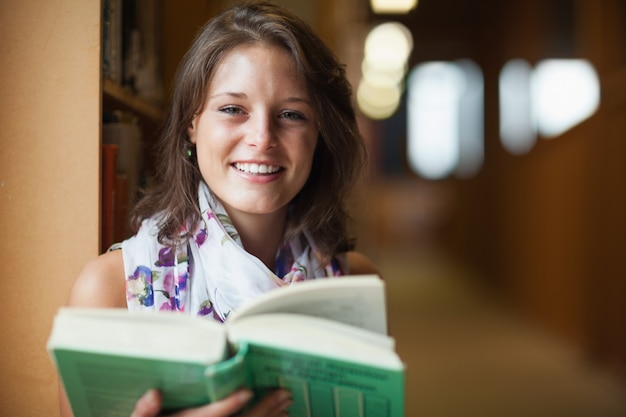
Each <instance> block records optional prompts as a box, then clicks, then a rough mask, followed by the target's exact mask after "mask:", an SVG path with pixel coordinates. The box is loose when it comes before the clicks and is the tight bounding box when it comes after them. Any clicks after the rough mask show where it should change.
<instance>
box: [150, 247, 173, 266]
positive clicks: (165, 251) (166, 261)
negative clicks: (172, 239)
mask: <svg viewBox="0 0 626 417" xmlns="http://www.w3.org/2000/svg"><path fill="white" fill-rule="evenodd" d="M175 258H176V257H175V253H174V249H173V248H170V247H165V248H162V249H161V250H160V251H159V259H158V260H157V261H156V262H155V263H154V265H155V266H174V261H175Z"/></svg>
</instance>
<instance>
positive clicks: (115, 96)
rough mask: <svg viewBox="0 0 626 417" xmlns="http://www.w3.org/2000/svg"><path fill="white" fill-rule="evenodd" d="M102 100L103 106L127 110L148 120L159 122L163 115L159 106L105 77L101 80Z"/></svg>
mask: <svg viewBox="0 0 626 417" xmlns="http://www.w3.org/2000/svg"><path fill="white" fill-rule="evenodd" d="M102 100H103V104H104V108H113V107H116V108H118V109H120V110H128V111H131V112H134V113H137V115H138V116H139V117H141V118H144V119H148V120H149V121H150V122H154V123H156V122H159V121H160V120H161V117H162V116H163V111H162V109H161V108H160V107H159V106H157V105H155V104H153V103H150V102H149V101H146V100H144V99H142V98H141V97H137V96H136V95H135V94H134V93H133V92H132V91H130V90H129V89H127V88H125V87H122V86H121V85H119V84H116V83H114V82H113V81H111V80H108V79H106V78H105V79H104V80H103V82H102Z"/></svg>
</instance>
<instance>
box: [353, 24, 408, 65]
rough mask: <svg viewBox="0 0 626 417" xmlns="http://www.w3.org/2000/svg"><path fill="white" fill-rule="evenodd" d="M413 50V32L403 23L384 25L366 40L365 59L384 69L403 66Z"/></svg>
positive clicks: (375, 28)
mask: <svg viewBox="0 0 626 417" xmlns="http://www.w3.org/2000/svg"><path fill="white" fill-rule="evenodd" d="M412 50H413V36H412V35H411V31H410V30H409V29H408V28H407V27H406V26H404V25H403V24H401V23H397V22H387V23H382V24H380V25H378V26H376V27H374V28H373V29H372V30H371V31H370V32H369V33H368V34H367V37H366V38H365V59H366V60H367V61H369V62H371V63H372V64H375V65H378V66H381V67H383V68H388V67H391V68H397V67H400V66H402V65H403V64H404V62H406V60H407V59H408V57H409V54H410V53H411V51H412Z"/></svg>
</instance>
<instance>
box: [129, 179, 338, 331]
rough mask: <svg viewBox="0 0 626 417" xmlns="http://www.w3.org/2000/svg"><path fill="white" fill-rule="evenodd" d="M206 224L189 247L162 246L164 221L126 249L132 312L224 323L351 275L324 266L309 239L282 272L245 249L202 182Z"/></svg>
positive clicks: (288, 255) (154, 221)
mask: <svg viewBox="0 0 626 417" xmlns="http://www.w3.org/2000/svg"><path fill="white" fill-rule="evenodd" d="M198 199H199V200H198V201H199V204H200V210H201V212H202V220H201V221H200V222H199V224H197V225H196V227H195V229H194V231H193V234H192V238H190V239H189V240H188V241H187V242H186V244H181V245H178V246H176V247H169V246H165V245H162V244H160V243H159V242H158V239H157V236H158V220H159V217H156V218H149V219H146V220H144V222H143V223H142V225H141V228H140V229H139V231H138V233H137V234H136V235H135V236H133V237H131V238H130V239H128V240H126V241H124V242H123V243H122V253H123V257H124V270H125V273H126V300H127V305H128V309H129V310H173V311H181V312H186V313H189V314H196V315H201V316H209V317H211V318H213V319H215V320H217V321H220V322H223V321H225V320H226V319H227V318H228V316H229V315H230V314H231V313H232V312H233V311H235V310H236V309H237V307H238V306H240V305H242V304H243V303H245V302H246V301H248V300H251V299H253V298H255V297H257V296H258V295H260V294H262V293H264V292H266V291H269V290H272V289H275V288H278V287H281V286H285V285H290V284H291V283H294V282H298V281H302V280H306V279H314V278H318V277H328V276H338V275H343V274H345V273H346V269H345V264H346V263H345V256H339V257H336V258H334V259H333V260H332V261H331V262H330V263H329V264H328V265H323V264H322V263H321V261H320V257H319V254H318V253H317V251H316V249H315V246H314V245H313V243H312V242H311V240H310V239H309V237H308V235H307V234H306V233H303V234H301V235H300V236H297V237H296V238H294V239H292V240H290V241H285V242H283V244H282V245H281V247H280V249H279V251H278V254H277V256H276V267H275V268H276V269H275V271H273V272H272V271H271V270H269V269H268V268H267V267H266V266H265V264H263V262H261V261H260V260H259V259H258V258H256V257H255V256H253V255H251V254H250V253H248V252H246V250H245V249H244V248H243V246H242V243H241V239H240V238H239V235H238V233H237V230H236V229H235V227H234V226H233V224H232V222H231V221H230V218H229V217H228V215H227V214H226V211H225V210H224V208H223V206H222V205H221V204H220V203H219V202H218V201H217V199H216V198H215V197H214V196H213V194H212V193H211V191H210V190H209V188H208V187H207V185H206V184H205V183H204V182H202V183H201V184H200V187H199V190H198Z"/></svg>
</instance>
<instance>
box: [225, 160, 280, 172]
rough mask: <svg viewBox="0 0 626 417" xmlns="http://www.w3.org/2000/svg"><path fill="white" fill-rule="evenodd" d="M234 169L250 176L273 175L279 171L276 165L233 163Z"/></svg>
mask: <svg viewBox="0 0 626 417" xmlns="http://www.w3.org/2000/svg"><path fill="white" fill-rule="evenodd" d="M235 168H237V169H238V170H239V171H242V172H247V173H250V174H273V173H275V172H278V170H280V167H279V166H276V165H266V164H256V163H251V164H248V163H240V162H237V163H235Z"/></svg>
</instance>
